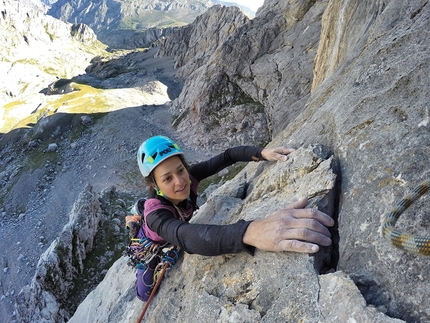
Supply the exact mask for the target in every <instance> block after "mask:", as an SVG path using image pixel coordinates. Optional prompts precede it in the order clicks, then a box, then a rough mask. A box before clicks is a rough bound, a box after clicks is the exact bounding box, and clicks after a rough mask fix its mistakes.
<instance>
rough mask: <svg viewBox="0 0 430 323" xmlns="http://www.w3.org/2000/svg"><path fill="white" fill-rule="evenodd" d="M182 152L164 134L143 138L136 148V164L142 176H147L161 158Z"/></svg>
mask: <svg viewBox="0 0 430 323" xmlns="http://www.w3.org/2000/svg"><path fill="white" fill-rule="evenodd" d="M183 154H184V153H183V152H182V150H181V149H180V148H179V146H178V145H177V144H176V143H174V142H173V141H172V140H171V139H170V138H168V137H165V136H154V137H151V138H149V139H147V140H145V141H144V142H143V143H142V144H141V145H140V147H139V149H138V150H137V164H138V165H139V169H140V172H141V173H142V175H143V177H147V176H148V175H149V174H150V173H151V172H152V170H153V169H154V168H155V167H156V166H157V165H158V164H160V163H161V162H162V161H163V160H165V159H167V158H169V157H172V156H175V155H183Z"/></svg>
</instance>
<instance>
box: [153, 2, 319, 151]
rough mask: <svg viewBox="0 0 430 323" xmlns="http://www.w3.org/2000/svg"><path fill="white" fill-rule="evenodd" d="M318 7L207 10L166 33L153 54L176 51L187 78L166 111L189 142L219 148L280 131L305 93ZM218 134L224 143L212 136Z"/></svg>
mask: <svg viewBox="0 0 430 323" xmlns="http://www.w3.org/2000/svg"><path fill="white" fill-rule="evenodd" d="M324 9H325V3H324V2H316V3H315V4H313V5H312V3H311V2H309V1H307V2H306V1H294V2H292V1H280V2H277V3H276V5H274V4H272V5H270V6H266V7H264V6H263V7H262V8H261V10H260V12H259V15H258V16H257V17H256V18H254V19H253V20H251V21H250V20H249V19H248V18H247V17H246V16H244V15H243V14H242V13H241V12H240V11H237V12H234V10H232V9H230V8H222V7H213V8H211V9H210V10H209V11H208V12H207V13H205V14H204V15H202V16H201V17H200V18H199V19H197V20H196V21H195V22H194V23H193V24H191V25H190V26H187V27H185V28H182V29H180V30H178V31H177V33H176V34H175V33H173V34H172V35H171V36H170V37H167V38H166V40H165V41H164V42H163V43H162V44H161V47H160V52H159V53H160V55H175V57H176V66H177V67H179V70H178V73H179V74H180V75H183V76H184V77H186V83H185V88H184V90H183V91H182V93H181V96H180V97H179V98H178V100H176V101H175V102H173V105H172V110H173V112H172V113H173V115H175V116H178V117H177V120H176V122H175V124H176V125H177V128H178V132H179V133H181V134H183V137H184V138H187V142H189V143H190V144H193V145H202V146H204V147H216V148H225V147H227V146H230V145H238V144H245V143H249V142H256V143H265V142H268V141H269V138H271V136H276V135H278V134H279V133H281V132H282V131H283V130H284V129H285V128H286V127H287V125H288V124H289V123H290V122H291V121H293V120H294V119H295V118H296V117H297V116H298V115H299V113H300V112H301V111H302V110H303V107H304V105H305V103H306V99H307V98H308V96H309V95H310V90H311V85H312V66H313V60H314V58H315V54H316V51H317V46H318V41H319V37H320V30H321V16H322V14H323V12H324ZM219 21H222V22H224V21H226V22H228V23H227V24H225V23H223V24H222V25H221V27H220V26H219V23H218V22H219ZM218 30H221V32H218ZM298 30H301V31H302V32H300V33H298ZM214 34H216V35H218V36H217V37H214V36H213V35H214ZM184 36H185V37H184ZM184 38H185V43H184V42H182V41H180V40H182V39H184ZM202 47H204V50H202V49H201V48H202ZM194 53H195V54H194ZM244 110H246V111H248V113H245V112H244ZM238 120H240V121H238ZM217 121H218V122H217ZM239 122H240V123H239ZM204 134H210V135H209V136H208V135H204ZM219 137H224V138H226V139H227V140H225V141H222V142H218V141H217V140H212V138H219Z"/></svg>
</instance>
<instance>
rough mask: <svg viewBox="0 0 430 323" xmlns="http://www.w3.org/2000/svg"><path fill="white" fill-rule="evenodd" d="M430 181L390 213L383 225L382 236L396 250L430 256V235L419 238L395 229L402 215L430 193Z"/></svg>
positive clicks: (417, 187) (409, 195) (412, 192)
mask: <svg viewBox="0 0 430 323" xmlns="http://www.w3.org/2000/svg"><path fill="white" fill-rule="evenodd" d="M429 188H430V180H429V179H428V180H426V181H424V182H422V183H421V184H420V185H418V186H416V187H415V188H414V189H413V190H412V191H411V192H410V193H409V194H407V195H406V196H405V197H403V198H402V199H401V200H400V201H399V203H397V205H396V206H395V207H394V208H393V209H392V210H391V212H390V213H388V214H387V215H386V216H385V217H384V219H383V223H382V236H383V237H384V238H385V239H387V240H388V241H389V242H390V243H391V244H392V245H393V246H395V247H396V248H399V249H402V250H405V251H409V252H412V253H415V254H418V255H423V256H430V234H427V235H423V236H419V235H412V234H410V233H407V232H402V231H400V230H396V229H394V225H395V224H396V221H397V220H398V219H399V217H400V215H401V214H402V213H403V212H404V211H405V210H406V209H407V208H408V207H409V206H410V205H411V204H412V203H413V202H415V201H416V200H418V199H419V198H420V197H421V196H423V195H424V194H425V193H427V192H428V191H429Z"/></svg>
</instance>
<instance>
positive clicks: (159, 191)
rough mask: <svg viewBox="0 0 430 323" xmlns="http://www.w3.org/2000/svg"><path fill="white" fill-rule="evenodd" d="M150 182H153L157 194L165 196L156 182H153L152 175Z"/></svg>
mask: <svg viewBox="0 0 430 323" xmlns="http://www.w3.org/2000/svg"><path fill="white" fill-rule="evenodd" d="M152 183H153V184H154V189H155V193H157V195H158V196H162V197H167V196H166V195H164V193H163V192H162V191H161V190H160V188H159V187H158V185H157V183H156V182H155V178H154V177H152Z"/></svg>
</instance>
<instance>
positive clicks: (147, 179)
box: [144, 155, 190, 198]
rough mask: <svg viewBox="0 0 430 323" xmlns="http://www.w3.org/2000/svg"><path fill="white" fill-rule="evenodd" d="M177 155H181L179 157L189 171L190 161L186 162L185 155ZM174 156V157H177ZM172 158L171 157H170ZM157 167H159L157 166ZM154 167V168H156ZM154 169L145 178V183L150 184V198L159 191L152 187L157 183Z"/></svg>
mask: <svg viewBox="0 0 430 323" xmlns="http://www.w3.org/2000/svg"><path fill="white" fill-rule="evenodd" d="M175 156H177V157H179V159H180V160H181V162H182V165H184V167H185V169H186V170H187V171H189V169H190V166H189V165H188V163H187V162H186V160H185V158H184V155H175ZM175 156H172V157H175ZM170 158H171V157H170ZM155 168H157V167H155ZM155 168H154V169H155ZM154 169H153V170H152V171H151V172H150V173H149V175H148V176H146V177H144V178H145V183H146V185H147V186H148V197H149V198H154V197H156V196H157V192H156V191H155V189H154V188H153V187H152V184H153V183H155V178H154ZM155 184H156V183H155Z"/></svg>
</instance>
